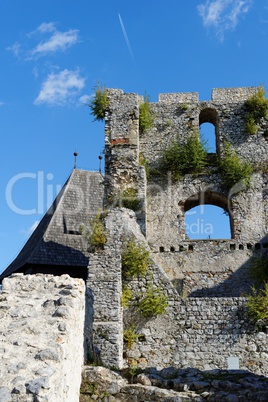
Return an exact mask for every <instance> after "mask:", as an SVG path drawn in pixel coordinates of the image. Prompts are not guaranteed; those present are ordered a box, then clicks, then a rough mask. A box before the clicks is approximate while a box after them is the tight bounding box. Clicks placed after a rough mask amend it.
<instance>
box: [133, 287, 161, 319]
mask: <svg viewBox="0 0 268 402" xmlns="http://www.w3.org/2000/svg"><path fill="white" fill-rule="evenodd" d="M167 306H168V299H167V297H166V296H165V295H164V293H163V292H162V290H161V289H160V288H156V287H155V286H153V285H152V284H150V285H149V287H148V288H147V289H146V293H145V295H144V296H143V297H142V298H141V299H140V301H139V302H138V309H139V310H140V311H141V313H142V314H143V315H144V316H145V317H153V316H156V315H159V314H164V313H165V311H166V307H167Z"/></svg>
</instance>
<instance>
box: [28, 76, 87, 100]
mask: <svg viewBox="0 0 268 402" xmlns="http://www.w3.org/2000/svg"><path fill="white" fill-rule="evenodd" d="M84 86H85V79H84V78H83V77H81V76H80V75H79V71H72V70H67V69H65V70H63V71H60V72H59V73H58V74H56V73H51V74H49V76H48V77H47V79H46V81H44V82H43V84H42V87H41V91H40V92H39V95H38V97H37V98H36V99H35V101H34V104H35V105H39V104H41V103H47V104H48V105H62V106H63V105H67V104H69V103H73V102H74V100H75V97H76V96H77V95H78V94H79V92H80V90H82V89H83V88H84Z"/></svg>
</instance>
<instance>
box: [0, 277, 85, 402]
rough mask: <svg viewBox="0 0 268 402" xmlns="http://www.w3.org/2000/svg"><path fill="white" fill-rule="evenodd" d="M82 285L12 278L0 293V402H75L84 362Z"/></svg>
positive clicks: (77, 281) (63, 280) (66, 280)
mask: <svg viewBox="0 0 268 402" xmlns="http://www.w3.org/2000/svg"><path fill="white" fill-rule="evenodd" d="M84 317H85V284H84V281H83V280H82V279H74V278H70V277H69V276H68V275H63V276H60V277H54V276H53V275H41V274H38V275H25V276H24V275H23V274H13V275H12V276H11V277H9V278H6V279H4V281H3V288H2V292H1V293H0V351H1V353H0V400H1V402H17V401H24V402H34V401H39V402H41V401H42V402H45V401H48V402H52V401H53V402H62V401H65V402H75V401H78V400H79V392H80V384H81V371H82V366H83V364H84Z"/></svg>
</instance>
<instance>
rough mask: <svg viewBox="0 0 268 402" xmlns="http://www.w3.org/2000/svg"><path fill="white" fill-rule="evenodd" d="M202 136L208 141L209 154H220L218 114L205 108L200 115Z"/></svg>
mask: <svg viewBox="0 0 268 402" xmlns="http://www.w3.org/2000/svg"><path fill="white" fill-rule="evenodd" d="M199 128H200V135H201V136H202V138H203V139H204V140H205V141H206V144H207V148H208V154H215V153H218V113H217V111H216V110H215V109H212V108H205V109H203V110H201V112H200V114H199Z"/></svg>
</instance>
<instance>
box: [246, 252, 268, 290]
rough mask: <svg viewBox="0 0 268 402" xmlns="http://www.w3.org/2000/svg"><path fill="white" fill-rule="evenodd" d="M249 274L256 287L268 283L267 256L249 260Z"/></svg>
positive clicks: (263, 255)
mask: <svg viewBox="0 0 268 402" xmlns="http://www.w3.org/2000/svg"><path fill="white" fill-rule="evenodd" d="M249 274H250V277H251V278H252V279H253V281H254V282H255V284H256V285H261V284H263V283H264V282H266V281H268V257H267V254H262V255H260V256H257V257H252V259H251V260H250V266H249Z"/></svg>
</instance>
